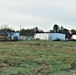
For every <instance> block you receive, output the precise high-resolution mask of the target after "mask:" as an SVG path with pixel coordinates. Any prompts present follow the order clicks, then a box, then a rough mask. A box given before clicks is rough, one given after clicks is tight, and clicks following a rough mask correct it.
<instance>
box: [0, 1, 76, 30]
mask: <svg viewBox="0 0 76 75" xmlns="http://www.w3.org/2000/svg"><path fill="white" fill-rule="evenodd" d="M75 7H76V1H68V0H67V1H65V0H64V1H63V0H58V1H56V0H54V1H53V0H50V1H49V0H48V1H46V0H41V1H40V0H39V1H37V0H36V1H35V0H32V1H27V0H25V1H24V0H22V1H21V0H20V1H17V0H16V1H13V0H11V1H9V0H7V1H5V0H4V1H0V24H2V23H3V24H4V23H5V24H9V25H13V26H14V27H16V28H18V27H19V25H22V26H23V27H25V28H28V27H32V28H33V27H35V26H38V27H40V28H42V29H43V30H47V31H48V30H50V29H52V26H53V25H54V24H55V23H57V24H58V25H60V26H61V25H63V26H64V27H67V28H73V27H75V25H76V21H75V20H76V9H75ZM72 24H73V25H72Z"/></svg>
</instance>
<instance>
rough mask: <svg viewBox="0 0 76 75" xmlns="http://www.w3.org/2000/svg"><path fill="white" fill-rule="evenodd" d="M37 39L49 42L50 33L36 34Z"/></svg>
mask: <svg viewBox="0 0 76 75" xmlns="http://www.w3.org/2000/svg"><path fill="white" fill-rule="evenodd" d="M34 38H35V39H39V40H48V39H49V33H36V34H35V35H34Z"/></svg>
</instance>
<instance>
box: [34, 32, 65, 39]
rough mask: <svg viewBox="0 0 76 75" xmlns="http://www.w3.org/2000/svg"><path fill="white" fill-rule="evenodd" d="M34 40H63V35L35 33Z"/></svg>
mask: <svg viewBox="0 0 76 75" xmlns="http://www.w3.org/2000/svg"><path fill="white" fill-rule="evenodd" d="M34 38H35V39H39V40H56V39H60V40H65V34H60V33H37V34H35V35H34Z"/></svg>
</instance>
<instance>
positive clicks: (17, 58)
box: [0, 40, 76, 75]
mask: <svg viewBox="0 0 76 75" xmlns="http://www.w3.org/2000/svg"><path fill="white" fill-rule="evenodd" d="M75 72H76V43H75V42H55V41H34V40H33V41H18V42H0V75H74V74H75Z"/></svg>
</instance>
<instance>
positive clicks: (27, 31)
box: [0, 24, 76, 37]
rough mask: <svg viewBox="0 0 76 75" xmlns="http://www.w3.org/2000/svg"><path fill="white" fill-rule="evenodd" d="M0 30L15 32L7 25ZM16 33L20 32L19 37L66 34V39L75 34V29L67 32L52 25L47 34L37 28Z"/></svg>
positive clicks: (23, 29) (0, 27) (56, 25)
mask: <svg viewBox="0 0 76 75" xmlns="http://www.w3.org/2000/svg"><path fill="white" fill-rule="evenodd" d="M0 30H7V31H13V32H15V30H14V29H13V28H12V27H9V26H8V25H1V26H0ZM16 32H20V35H34V34H35V33H63V34H66V37H70V35H73V34H76V30H75V29H71V30H68V29H67V28H64V27H63V26H61V27H60V26H59V25H58V24H54V26H53V29H52V30H48V32H45V31H43V30H42V29H39V28H38V27H35V28H31V29H29V28H28V29H25V28H22V29H21V30H17V31H16Z"/></svg>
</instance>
